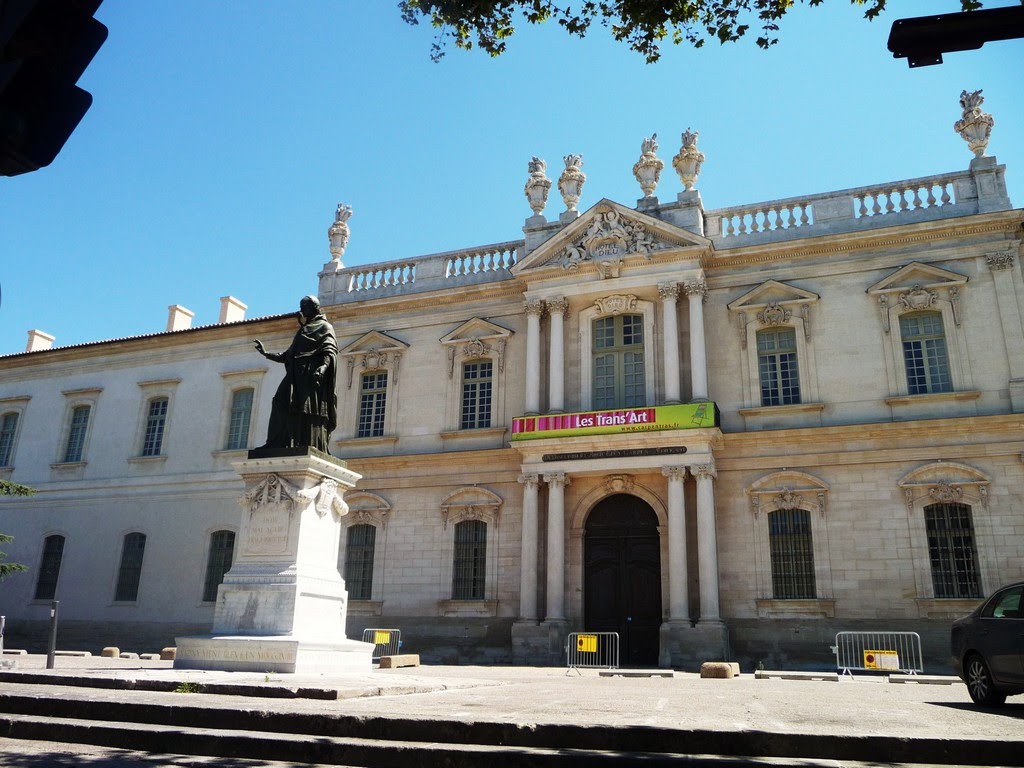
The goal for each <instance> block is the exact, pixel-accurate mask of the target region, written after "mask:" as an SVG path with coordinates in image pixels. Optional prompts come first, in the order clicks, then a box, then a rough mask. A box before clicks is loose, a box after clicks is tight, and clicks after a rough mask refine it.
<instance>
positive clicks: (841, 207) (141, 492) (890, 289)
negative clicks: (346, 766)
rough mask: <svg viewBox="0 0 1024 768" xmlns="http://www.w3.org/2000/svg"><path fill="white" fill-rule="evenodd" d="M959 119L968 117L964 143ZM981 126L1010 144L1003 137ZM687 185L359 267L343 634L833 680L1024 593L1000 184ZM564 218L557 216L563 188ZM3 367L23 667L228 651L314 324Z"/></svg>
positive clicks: (331, 272) (695, 158)
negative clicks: (898, 644) (848, 633)
mask: <svg viewBox="0 0 1024 768" xmlns="http://www.w3.org/2000/svg"><path fill="white" fill-rule="evenodd" d="M968 108H969V105H967V106H965V119H967V117H968ZM990 125H991V123H989V126H990ZM696 143H697V138H696V134H691V133H690V132H689V131H687V132H686V133H685V134H684V135H683V140H682V147H681V149H680V150H679V153H678V154H677V155H676V156H675V158H674V159H673V162H672V165H673V167H674V169H675V170H676V171H677V173H678V175H679V177H680V180H681V182H682V186H683V188H684V189H683V191H682V192H679V193H678V194H677V196H676V198H675V199H674V200H670V201H661V200H659V198H658V197H656V196H655V195H654V192H655V190H656V185H657V183H658V181H659V175H660V171H661V169H662V167H663V166H664V162H663V161H662V160H660V159H659V158H658V157H657V144H656V142H655V141H654V140H652V139H649V140H646V141H645V142H644V144H643V147H642V154H641V157H640V160H639V161H638V162H637V164H636V166H635V168H634V172H635V173H636V175H637V179H638V181H639V182H640V184H641V189H642V191H643V193H644V196H643V197H642V198H641V199H639V200H638V201H637V203H636V205H635V206H629V205H623V204H622V203H621V202H616V201H612V200H607V199H604V200H601V201H600V202H598V203H597V204H596V205H593V206H591V207H590V208H589V209H588V210H586V211H584V212H580V211H578V210H577V208H576V205H577V202H578V199H579V194H580V188H581V187H582V184H583V182H584V180H585V176H584V175H583V172H582V170H581V165H582V163H581V159H580V158H579V157H578V156H574V155H570V156H568V157H566V158H565V162H566V170H565V172H563V173H562V174H561V177H560V178H559V179H558V181H557V186H556V185H555V184H553V183H552V180H550V179H548V178H547V176H546V166H545V164H544V163H543V161H539V160H536V159H535V160H534V162H532V163H531V164H530V176H529V180H528V182H527V187H526V194H527V198H528V202H529V203H530V206H531V208H532V210H533V215H532V216H531V217H530V218H528V219H527V220H526V222H525V226H524V227H523V233H524V237H523V239H522V240H517V241H511V242H504V243H498V244H494V245H489V246H483V247H479V248H469V249H465V250H460V251H455V252H449V253H443V254H435V255H431V256H425V257H417V258H410V259H404V260H399V261H393V262H386V263H379V264H370V265H366V266H359V267H351V268H348V267H345V266H343V263H342V261H341V257H342V255H343V253H344V250H345V246H346V243H347V239H348V228H349V217H350V216H351V213H352V212H351V209H350V208H347V207H346V206H339V209H338V213H337V216H336V221H335V222H334V224H333V225H332V226H331V228H330V232H329V236H330V240H331V252H332V255H333V258H332V260H331V261H329V262H328V263H327V264H326V265H325V266H324V267H323V268H322V270H321V271H320V273H319V291H318V293H319V298H320V301H321V303H322V304H323V306H324V308H325V311H326V313H327V314H328V316H329V318H330V319H331V320H332V322H333V323H334V325H335V328H336V329H337V333H338V341H339V348H340V352H339V365H338V370H339V377H338V385H337V396H338V405H339V421H340V423H339V427H338V429H337V431H336V432H335V434H334V437H333V446H332V452H333V453H334V455H336V456H339V457H342V458H344V459H346V460H347V461H348V462H349V466H350V467H351V468H352V469H353V470H355V471H356V472H358V473H359V474H361V475H362V478H363V479H362V481H361V482H360V483H359V485H358V487H357V488H356V489H355V490H353V491H350V492H349V493H348V494H347V496H346V501H347V503H348V505H349V507H350V513H349V514H348V515H347V516H346V517H345V519H344V527H343V533H342V536H343V537H344V538H343V539H342V541H341V547H340V551H341V555H340V558H339V569H340V570H341V572H342V574H343V575H344V576H345V578H346V580H347V583H348V589H349V614H348V631H349V635H350V636H353V635H356V636H357V635H358V634H359V633H360V632H361V630H362V629H363V628H366V627H386V628H399V629H401V630H402V632H403V639H404V643H405V648H406V649H407V650H409V651H413V652H419V653H421V654H422V656H423V657H424V659H425V660H427V661H444V662H478V663H479V662H485V663H486V662H500V663H521V664H557V663H562V662H563V661H564V645H565V641H566V637H567V634H568V633H569V632H578V631H584V630H587V631H614V632H618V633H619V637H620V646H621V647H620V653H621V663H622V664H623V665H652V666H653V665H657V664H660V665H662V666H675V667H683V668H687V667H691V666H692V665H695V664H696V663H698V662H699V661H701V660H706V659H709V658H721V657H729V658H734V659H738V660H740V661H741V662H744V663H747V664H755V663H757V662H758V661H763V662H764V663H765V664H766V665H769V666H774V665H782V664H786V665H793V666H818V667H823V666H827V665H828V664H829V663H831V661H832V657H831V654H830V652H829V646H830V645H831V644H832V641H833V637H834V634H835V632H837V631H840V630H851V629H852V630H856V629H882V630H913V631H918V632H919V633H921V635H922V638H923V640H924V645H925V655H926V664H927V666H928V667H929V668H930V669H936V670H939V669H945V667H946V665H947V664H948V660H947V655H948V651H947V647H948V646H947V643H948V628H949V622H950V620H951V619H952V618H954V617H956V616H959V615H962V614H965V613H967V612H969V611H970V610H971V609H972V608H973V607H974V605H976V604H977V602H978V600H979V598H980V597H982V596H983V595H984V594H985V593H987V592H989V591H990V590H992V589H994V588H995V587H997V586H999V585H1000V584H1001V583H1003V582H1005V581H1008V580H1011V579H1016V578H1020V577H1021V576H1022V575H1024V431H1022V427H1024V327H1022V318H1024V282H1022V277H1021V266H1020V255H1021V227H1022V223H1024V211H1022V210H1020V209H1013V208H1012V206H1011V204H1010V201H1009V199H1008V197H1007V194H1006V187H1005V183H1004V180H1003V179H1004V168H1003V167H1002V166H1000V165H999V164H998V163H997V162H996V160H995V158H993V157H986V156H983V153H984V147H983V146H982V148H981V150H980V152H979V151H978V150H977V149H976V145H975V146H972V150H974V151H975V154H976V157H975V158H974V159H973V160H972V161H971V162H970V166H969V168H968V169H967V170H965V171H957V172H951V173H945V174H939V175H936V176H930V177H926V178H918V179H910V180H904V181H896V182H887V183H883V184H876V185H872V186H866V187H860V188H857V189H849V190H842V191H835V192H829V193H825V194H817V195H808V196H804V197H799V198H790V199H786V200H775V201H770V202H765V203H756V204H750V205H739V206H735V207H730V208H723V209H717V210H709V209H705V208H704V205H703V202H702V200H701V197H700V194H699V192H698V191H697V190H696V188H695V185H696V182H697V177H698V174H699V172H700V164H701V161H702V160H703V155H702V154H701V153H700V152H699V150H698V149H697V147H696ZM552 186H556V189H557V190H558V191H559V192H560V194H561V197H562V199H563V201H564V202H565V205H566V210H565V212H563V213H561V214H560V215H559V216H557V217H556V218H554V219H553V220H548V219H547V218H545V216H544V215H543V210H544V208H545V205H546V203H547V197H548V193H549V190H550V188H551V187H552ZM223 308H224V311H223V313H222V322H220V323H218V324H216V325H212V326H207V327H199V328H191V327H188V312H187V310H184V309H183V308H180V307H172V308H171V317H170V320H169V323H168V330H167V331H166V332H164V333H158V334H153V335H150V336H145V337H137V338H126V339H118V340H114V341H104V342H97V343H92V344H83V345H77V346H71V347H56V348H46V347H47V344H48V342H47V337H45V335H41V334H39V333H37V332H33V333H34V335H33V334H30V343H29V351H26V352H25V353H20V354H13V355H8V356H5V357H2V358H0V477H3V478H5V479H10V480H13V481H16V482H19V483H23V484H26V485H30V486H33V487H34V488H36V489H37V491H38V493H37V494H36V495H35V496H33V497H30V498H7V499H3V500H2V501H0V531H3V532H5V533H8V534H12V535H13V536H14V537H15V539H14V542H13V543H12V544H10V545H8V546H7V550H8V555H9V557H10V558H11V559H13V560H15V561H20V562H23V563H26V564H27V565H29V567H30V569H29V571H28V572H27V573H24V574H18V575H15V576H13V577H11V578H10V579H9V580H7V581H6V582H5V583H4V584H3V588H2V590H0V613H4V614H6V616H7V620H8V624H7V628H8V629H7V633H8V637H7V645H8V646H12V645H19V644H20V645H28V646H31V647H37V648H38V647H39V645H40V644H41V643H42V642H43V640H42V639H43V637H44V634H45V627H46V623H47V620H48V616H49V609H50V600H51V599H53V598H56V599H59V600H60V601H61V645H62V646H63V647H72V646H77V647H85V648H97V647H100V646H102V645H105V644H116V645H119V646H121V647H127V648H138V649H140V650H149V649H152V648H159V647H162V646H165V645H168V644H170V643H171V642H172V641H173V638H174V637H175V636H177V635H183V634H196V633H204V632H207V631H208V630H209V627H210V622H211V619H212V616H213V610H214V606H215V603H216V599H217V585H218V583H219V580H220V579H221V578H222V577H223V573H224V572H225V571H226V570H227V569H228V568H229V566H230V563H231V557H232V546H233V538H234V534H235V533H237V531H238V529H239V515H240V510H239V507H238V505H237V497H238V496H239V493H240V490H241V482H240V480H239V477H238V475H237V474H236V472H235V471H234V469H233V467H232V463H233V462H236V461H238V460H240V459H242V458H244V457H245V454H246V449H249V448H252V447H254V446H257V445H259V444H260V443H261V442H262V440H263V438H264V435H265V425H266V421H267V416H268V414H269V409H270V399H271V397H272V395H273V391H274V388H275V387H276V384H277V381H278V377H279V375H280V369H276V368H274V367H271V366H269V365H268V364H267V363H266V361H264V360H263V359H262V358H261V357H259V356H258V355H256V354H255V353H254V352H253V350H252V344H251V340H252V339H253V338H256V337H260V338H261V339H263V341H264V342H265V343H266V345H267V347H268V348H270V349H281V348H284V347H285V346H287V343H288V340H289V339H290V337H291V335H292V333H293V331H294V319H293V316H292V315H279V316H274V317H266V318H259V319H249V320H247V319H244V318H243V317H242V312H243V311H244V307H243V306H242V305H241V304H240V302H238V301H237V300H234V299H230V298H228V299H225V300H224V305H223Z"/></svg>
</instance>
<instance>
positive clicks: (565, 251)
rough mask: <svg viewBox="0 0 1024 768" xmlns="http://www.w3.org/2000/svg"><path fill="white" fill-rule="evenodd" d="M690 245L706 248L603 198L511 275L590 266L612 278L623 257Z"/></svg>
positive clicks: (677, 230) (647, 256) (681, 231)
mask: <svg viewBox="0 0 1024 768" xmlns="http://www.w3.org/2000/svg"><path fill="white" fill-rule="evenodd" d="M692 246H697V247H700V248H708V247H710V246H711V241H710V240H708V239H707V238H704V237H701V236H700V235H697V234H694V233H693V232H689V231H687V230H685V229H680V228H679V227H675V226H673V225H671V224H668V223H666V222H664V221H661V220H660V219H656V218H654V217H653V216H648V215H647V214H643V213H640V212H638V211H634V210H632V209H631V208H626V207H625V206H623V205H619V204H618V203H615V202H612V201H611V200H607V199H605V200H601V201H600V202H599V203H597V204H596V205H595V206H593V207H592V208H591V209H590V210H588V211H587V212H586V213H584V214H583V215H582V216H580V218H579V219H577V220H576V221H574V222H573V223H572V224H570V225H569V226H567V227H565V228H564V229H563V230H561V231H560V232H559V233H557V234H556V235H555V236H554V237H552V238H551V239H550V240H548V241H547V242H546V243H544V244H543V245H541V246H540V247H539V248H537V249H536V250H535V251H534V252H533V253H531V254H530V255H529V256H527V257H526V258H525V259H524V260H523V261H521V262H520V263H519V264H517V265H516V266H515V267H514V268H513V270H512V271H513V273H514V274H519V273H520V272H524V271H527V270H530V269H536V268H540V267H554V266H558V267H561V268H562V269H565V270H570V271H574V270H578V269H581V268H583V267H587V268H591V267H592V268H594V269H596V270H597V271H598V273H599V274H600V275H601V277H615V276H617V275H618V271H619V269H620V268H621V267H622V265H623V264H624V263H625V260H626V259H627V258H630V257H640V258H643V259H652V258H655V257H656V256H657V254H658V253H659V252H661V251H668V250H677V249H680V248H687V247H692Z"/></svg>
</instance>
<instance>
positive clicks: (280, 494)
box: [174, 449, 373, 673]
mask: <svg viewBox="0 0 1024 768" xmlns="http://www.w3.org/2000/svg"><path fill="white" fill-rule="evenodd" d="M291 453H292V455H288V456H266V457H262V456H261V457H260V458H253V456H254V455H256V456H259V455H260V454H258V453H257V452H256V451H254V452H252V453H251V454H250V458H249V459H248V460H246V461H241V462H238V463H236V464H235V469H236V470H237V471H238V473H239V474H240V475H241V476H242V479H243V481H244V482H245V494H244V495H243V496H242V498H241V499H239V503H240V504H241V505H242V519H241V525H240V526H239V534H238V537H237V539H236V542H237V543H236V546H235V558H234V562H233V563H232V566H231V570H230V571H228V573H227V574H226V575H225V576H224V582H223V583H222V584H221V585H220V588H219V589H218V591H217V606H216V609H215V612H214V617H213V629H212V632H211V634H210V635H206V636H200V637H179V638H177V648H178V651H177V655H176V657H175V660H174V667H175V669H207V670H225V671H252V672H300V673H335V672H369V671H370V670H371V668H372V663H371V656H372V652H373V645H372V644H371V643H363V642H359V641H355V640H348V639H346V637H345V618H346V609H347V600H348V593H347V592H346V591H345V582H344V580H343V579H342V578H341V575H340V574H339V573H338V547H339V541H340V528H341V517H342V516H343V515H345V514H347V513H348V507H347V505H346V504H345V502H344V501H343V499H342V495H343V494H344V492H345V491H346V490H348V489H349V488H352V487H354V486H355V484H356V482H358V481H359V479H360V476H359V475H357V474H356V473H355V472H352V471H351V470H349V469H348V468H347V467H346V466H345V462H343V461H340V460H339V459H335V458H334V457H332V456H329V455H327V454H325V453H321V452H320V451H316V450H314V449H302V450H301V451H291Z"/></svg>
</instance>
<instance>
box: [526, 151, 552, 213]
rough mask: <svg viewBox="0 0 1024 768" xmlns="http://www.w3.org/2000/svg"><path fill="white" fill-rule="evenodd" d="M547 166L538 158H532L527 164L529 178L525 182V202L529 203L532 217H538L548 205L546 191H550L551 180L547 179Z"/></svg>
mask: <svg viewBox="0 0 1024 768" xmlns="http://www.w3.org/2000/svg"><path fill="white" fill-rule="evenodd" d="M547 167H548V164H547V163H546V162H544V161H543V160H541V159H540V158H539V157H534V158H533V159H531V160H530V162H529V163H528V164H527V168H528V169H529V171H530V177H529V178H528V179H527V180H526V187H525V188H524V189H523V191H524V192H525V193H526V200H527V202H529V203H530V209H531V210H532V211H533V215H534V216H540V215H541V213H542V212H543V211H544V206H545V205H547V204H548V190H550V189H551V179H549V178H548V177H547V174H546V171H547Z"/></svg>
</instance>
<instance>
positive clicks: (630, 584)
mask: <svg viewBox="0 0 1024 768" xmlns="http://www.w3.org/2000/svg"><path fill="white" fill-rule="evenodd" d="M583 550H584V554H583V560H584V565H583V602H584V608H583V621H584V626H585V627H586V629H587V631H589V632H618V633H619V663H620V665H622V666H656V665H657V663H658V629H659V627H660V626H661V620H662V617H661V545H660V541H659V538H658V516H657V515H656V514H655V513H654V510H653V509H651V507H650V505H649V504H647V502H645V501H643V499H639V498H637V497H636V496H630V495H628V494H624V493H620V494H616V495H614V496H609V497H608V498H607V499H604V500H603V501H601V502H599V503H598V504H597V506H595V507H594V509H593V510H592V511H591V513H590V515H589V516H588V517H587V523H586V528H585V533H584V546H583Z"/></svg>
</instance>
